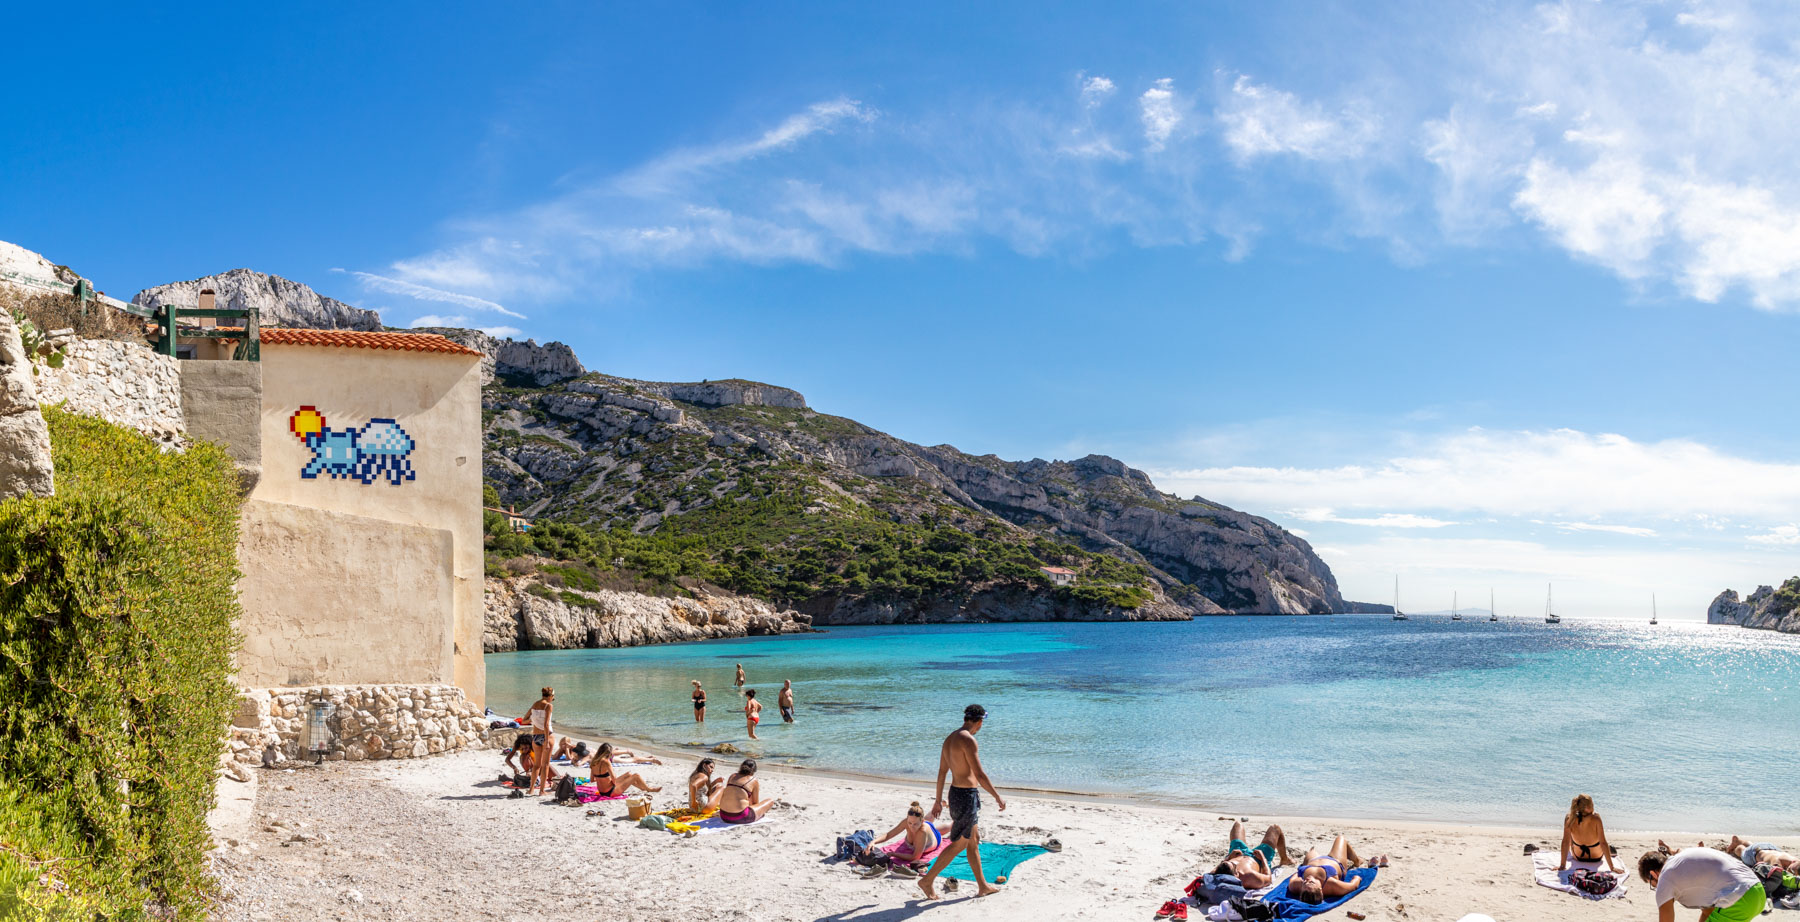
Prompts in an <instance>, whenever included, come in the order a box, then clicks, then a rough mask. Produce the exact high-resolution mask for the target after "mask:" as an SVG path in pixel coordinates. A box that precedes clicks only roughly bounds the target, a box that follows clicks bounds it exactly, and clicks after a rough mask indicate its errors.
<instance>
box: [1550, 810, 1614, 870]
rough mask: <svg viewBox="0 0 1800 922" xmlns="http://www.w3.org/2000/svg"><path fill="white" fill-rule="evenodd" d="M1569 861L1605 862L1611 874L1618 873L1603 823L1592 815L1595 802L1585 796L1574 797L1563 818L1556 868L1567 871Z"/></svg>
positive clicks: (1595, 814)
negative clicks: (1560, 847)
mask: <svg viewBox="0 0 1800 922" xmlns="http://www.w3.org/2000/svg"><path fill="white" fill-rule="evenodd" d="M1571 858H1572V859H1574V860H1576V861H1600V860H1605V861H1606V866H1607V867H1608V868H1609V869H1611V870H1612V872H1613V873H1615V874H1618V873H1621V872H1620V871H1619V863H1618V862H1617V861H1615V860H1613V853H1612V846H1611V845H1610V844H1608V843H1607V841H1606V824H1605V823H1602V822H1600V814H1598V813H1595V812H1594V799H1593V798H1592V797H1589V796H1587V795H1586V794H1577V795H1575V799H1574V800H1571V801H1569V815H1568V816H1565V817H1563V838H1562V860H1561V861H1560V862H1558V863H1557V865H1556V869H1557V870H1558V871H1564V870H1567V869H1568V867H1569V860H1570V859H1571Z"/></svg>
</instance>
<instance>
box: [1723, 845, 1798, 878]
mask: <svg viewBox="0 0 1800 922" xmlns="http://www.w3.org/2000/svg"><path fill="white" fill-rule="evenodd" d="M1722 850H1723V851H1724V852H1725V854H1727V855H1732V856H1734V857H1736V858H1737V859H1738V860H1740V861H1742V862H1744V865H1745V866H1746V867H1749V868H1755V867H1756V866H1757V865H1759V864H1772V865H1775V866H1776V867H1778V868H1781V869H1782V870H1784V871H1788V872H1790V873H1792V872H1793V870H1794V866H1795V865H1797V864H1800V857H1795V856H1794V855H1790V854H1788V853H1787V852H1784V851H1782V850H1781V847H1780V846H1777V845H1774V844H1772V843H1769V842H1752V841H1750V840H1749V839H1740V838H1738V837H1737V836H1732V837H1731V844H1730V845H1727V846H1725V848H1724V849H1722Z"/></svg>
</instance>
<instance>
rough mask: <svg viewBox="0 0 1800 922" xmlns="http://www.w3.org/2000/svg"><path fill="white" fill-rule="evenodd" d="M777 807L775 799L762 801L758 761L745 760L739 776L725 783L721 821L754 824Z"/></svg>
mask: <svg viewBox="0 0 1800 922" xmlns="http://www.w3.org/2000/svg"><path fill="white" fill-rule="evenodd" d="M773 806H775V800H774V798H770V799H768V800H764V799H762V782H761V781H758V780H756V760H755V759H745V760H744V762H743V764H741V765H739V766H738V770H737V774H735V775H732V776H731V780H729V781H727V782H725V793H724V794H722V795H720V797H719V819H720V820H721V821H722V822H726V823H732V824H734V825H742V824H744V823H754V822H756V821H757V820H760V819H762V818H763V815H764V814H766V813H768V812H769V808H770V807H773Z"/></svg>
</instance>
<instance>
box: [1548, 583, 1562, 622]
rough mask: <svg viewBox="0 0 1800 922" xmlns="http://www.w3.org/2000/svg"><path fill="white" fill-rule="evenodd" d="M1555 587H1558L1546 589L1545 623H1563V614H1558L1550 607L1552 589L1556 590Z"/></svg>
mask: <svg viewBox="0 0 1800 922" xmlns="http://www.w3.org/2000/svg"><path fill="white" fill-rule="evenodd" d="M1555 588H1556V587H1554V586H1551V587H1550V588H1549V589H1545V590H1544V623H1545V624H1561V623H1562V616H1561V615H1559V614H1557V613H1556V612H1555V611H1554V610H1552V609H1551V607H1550V598H1551V594H1552V590H1554V589H1555Z"/></svg>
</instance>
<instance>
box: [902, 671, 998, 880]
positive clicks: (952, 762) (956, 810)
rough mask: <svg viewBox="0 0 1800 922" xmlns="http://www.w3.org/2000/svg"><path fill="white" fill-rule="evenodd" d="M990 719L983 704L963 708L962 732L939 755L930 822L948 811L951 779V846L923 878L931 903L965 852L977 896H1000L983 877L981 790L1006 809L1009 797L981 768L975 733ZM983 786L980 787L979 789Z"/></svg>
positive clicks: (947, 739) (941, 853) (952, 736)
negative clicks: (942, 876)
mask: <svg viewBox="0 0 1800 922" xmlns="http://www.w3.org/2000/svg"><path fill="white" fill-rule="evenodd" d="M986 720H987V708H984V707H982V706H981V705H979V704H971V705H969V706H968V707H966V708H963V725H962V729H960V730H957V731H956V732H955V733H952V734H950V735H949V736H947V737H945V738H944V748H943V750H942V751H941V752H940V753H939V755H938V775H937V800H936V801H935V802H934V803H933V804H932V806H931V815H930V816H929V817H926V821H927V822H931V821H933V820H936V819H937V818H938V814H940V813H942V812H944V776H945V775H949V776H950V819H951V820H953V821H954V822H952V823H951V826H950V844H949V845H948V846H947V847H945V849H944V850H943V851H941V852H939V853H938V859H937V861H936V862H935V863H934V864H932V866H931V870H930V871H928V872H926V874H925V876H924V877H921V878H919V889H920V890H923V891H925V898H926V899H928V900H935V899H937V891H936V890H934V889H932V886H931V885H932V884H933V883H936V882H937V877H938V875H939V874H940V873H942V872H943V870H944V868H945V867H946V866H948V865H949V864H950V860H951V859H952V858H955V857H956V856H957V855H959V854H961V853H962V851H963V850H964V849H967V850H968V852H969V855H968V859H969V870H971V871H973V872H975V886H976V888H977V889H976V891H975V895H976V896H987V895H989V894H993V893H999V892H1000V890H999V889H998V888H996V887H994V886H993V885H991V884H989V883H988V882H987V878H986V877H983V876H982V874H981V826H980V825H979V824H980V821H981V790H980V788H986V789H987V792H988V793H989V794H992V795H994V803H996V804H999V805H1000V809H1001V811H1003V812H1004V811H1005V810H1006V798H1004V797H1001V796H1000V792H999V791H996V790H994V782H993V781H991V780H989V779H988V776H987V772H986V771H984V770H983V769H982V767H981V756H980V754H979V753H978V752H977V751H976V750H977V747H976V745H975V734H976V733H979V732H980V731H981V725H982V723H983V722H984V721H986ZM978 785H979V787H977V786H978Z"/></svg>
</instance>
